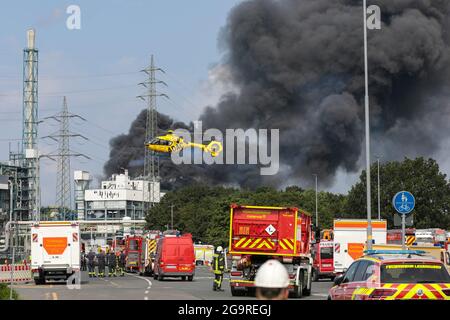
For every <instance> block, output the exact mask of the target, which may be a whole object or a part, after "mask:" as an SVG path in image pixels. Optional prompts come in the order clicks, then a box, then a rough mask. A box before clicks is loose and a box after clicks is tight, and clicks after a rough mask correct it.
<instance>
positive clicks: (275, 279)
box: [255, 259, 289, 288]
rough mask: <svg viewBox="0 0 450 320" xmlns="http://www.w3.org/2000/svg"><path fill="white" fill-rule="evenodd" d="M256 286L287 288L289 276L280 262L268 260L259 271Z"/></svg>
mask: <svg viewBox="0 0 450 320" xmlns="http://www.w3.org/2000/svg"><path fill="white" fill-rule="evenodd" d="M255 286H256V287H260V288H287V287H288V286H289V274H288V272H287V270H286V268H285V267H284V266H283V264H281V262H279V261H278V260H274V259H271V260H267V261H266V262H265V263H264V264H263V265H262V266H261V267H260V268H259V270H258V272H257V273H256V277H255Z"/></svg>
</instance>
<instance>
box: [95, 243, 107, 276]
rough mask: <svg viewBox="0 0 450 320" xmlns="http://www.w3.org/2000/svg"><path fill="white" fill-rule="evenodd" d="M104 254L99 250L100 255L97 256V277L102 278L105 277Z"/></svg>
mask: <svg viewBox="0 0 450 320" xmlns="http://www.w3.org/2000/svg"><path fill="white" fill-rule="evenodd" d="M105 258H106V257H105V253H104V252H103V250H100V253H99V254H97V261H98V276H99V277H102V278H104V277H105V264H106V259H105Z"/></svg>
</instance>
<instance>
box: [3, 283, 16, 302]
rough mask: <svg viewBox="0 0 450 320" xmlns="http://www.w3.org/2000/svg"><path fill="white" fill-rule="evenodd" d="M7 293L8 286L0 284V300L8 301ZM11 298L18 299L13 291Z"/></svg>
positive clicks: (8, 290)
mask: <svg viewBox="0 0 450 320" xmlns="http://www.w3.org/2000/svg"><path fill="white" fill-rule="evenodd" d="M9 292H10V289H9V288H8V286H7V285H6V284H4V283H0V300H9ZM12 298H13V300H18V299H19V295H18V294H17V292H16V291H15V290H13V294H12Z"/></svg>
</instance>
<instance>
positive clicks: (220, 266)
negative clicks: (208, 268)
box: [213, 253, 225, 274]
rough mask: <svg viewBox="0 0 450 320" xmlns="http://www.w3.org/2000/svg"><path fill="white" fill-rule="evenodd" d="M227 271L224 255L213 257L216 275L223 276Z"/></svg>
mask: <svg viewBox="0 0 450 320" xmlns="http://www.w3.org/2000/svg"><path fill="white" fill-rule="evenodd" d="M224 269H225V258H224V256H223V255H222V254H217V253H215V254H214V255H213V270H214V273H215V274H222V273H223V271H224Z"/></svg>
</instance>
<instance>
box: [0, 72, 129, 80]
mask: <svg viewBox="0 0 450 320" xmlns="http://www.w3.org/2000/svg"><path fill="white" fill-rule="evenodd" d="M131 74H136V75H137V74H138V72H136V71H132V72H119V73H104V74H85V75H67V76H66V75H55V76H51V75H50V76H40V79H81V78H103V77H116V76H124V75H131ZM0 79H17V80H20V79H21V78H20V76H0Z"/></svg>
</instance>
